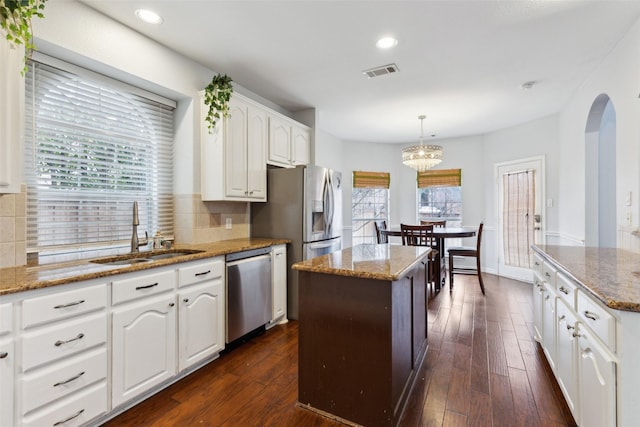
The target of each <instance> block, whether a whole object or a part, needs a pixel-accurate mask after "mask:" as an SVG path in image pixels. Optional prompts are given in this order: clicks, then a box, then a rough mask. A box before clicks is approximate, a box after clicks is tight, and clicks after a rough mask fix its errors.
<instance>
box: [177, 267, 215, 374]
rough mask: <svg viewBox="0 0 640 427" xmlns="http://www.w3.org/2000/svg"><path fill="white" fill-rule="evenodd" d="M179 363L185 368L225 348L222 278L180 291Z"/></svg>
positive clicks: (181, 368) (182, 368)
mask: <svg viewBox="0 0 640 427" xmlns="http://www.w3.org/2000/svg"><path fill="white" fill-rule="evenodd" d="M178 304H179V316H178V317H179V319H178V324H179V327H178V329H179V335H178V342H179V344H178V345H179V348H180V350H179V353H180V354H179V365H180V370H181V371H182V370H184V369H186V368H188V367H189V366H191V365H193V364H194V363H196V362H198V361H200V360H202V359H204V358H206V357H208V356H211V355H213V354H216V353H219V352H220V351H221V350H223V349H224V331H225V325H224V320H225V315H224V308H225V298H224V283H223V281H222V278H217V279H215V280H210V281H208V282H204V283H202V284H199V285H194V286H190V287H187V288H184V289H183V290H181V291H180V292H179V293H178Z"/></svg>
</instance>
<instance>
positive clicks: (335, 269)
mask: <svg viewBox="0 0 640 427" xmlns="http://www.w3.org/2000/svg"><path fill="white" fill-rule="evenodd" d="M429 252H431V249H430V248H427V247H424V246H400V245H388V244H381V245H375V244H363V245H357V246H354V247H352V248H346V249H343V250H341V251H337V252H333V253H330V254H327V255H322V256H319V257H317V258H313V259H310V260H306V261H301V262H298V263H295V264H293V266H292V268H293V269H294V270H300V271H310V272H313V273H325V274H334V275H338V276H350V277H359V278H363V279H374V280H390V281H395V280H398V279H399V278H401V277H402V275H403V273H404V272H406V271H407V270H409V269H411V268H412V267H413V266H414V265H415V264H416V263H418V262H420V260H421V259H422V258H424V257H425V256H426V255H427V254H428V253H429Z"/></svg>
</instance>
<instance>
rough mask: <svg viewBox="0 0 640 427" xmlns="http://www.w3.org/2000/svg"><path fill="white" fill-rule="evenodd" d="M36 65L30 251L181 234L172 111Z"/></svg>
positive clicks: (29, 95)
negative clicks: (176, 226) (176, 223)
mask: <svg viewBox="0 0 640 427" xmlns="http://www.w3.org/2000/svg"><path fill="white" fill-rule="evenodd" d="M117 83H119V82H116V83H115V84H114V85H109V84H108V82H105V80H104V79H100V80H99V81H98V80H92V79H90V78H87V77H86V76H80V75H78V73H73V72H70V71H68V70H64V69H61V68H58V67H53V66H50V65H46V64H43V63H39V62H36V61H31V62H30V64H29V70H28V73H27V78H26V88H25V89H26V90H25V94H26V101H25V104H26V114H25V125H26V129H25V150H26V153H25V160H26V165H25V166H26V170H25V180H26V183H27V250H28V252H40V253H41V254H43V253H47V252H52V253H60V252H74V251H76V252H78V251H82V250H87V249H88V248H90V247H113V246H119V245H128V243H129V242H130V240H131V233H132V222H133V213H132V212H133V202H134V201H137V202H138V204H139V219H140V225H139V226H138V230H139V232H140V233H141V235H142V236H141V237H144V231H148V233H149V235H150V236H151V235H152V234H153V233H155V231H156V230H161V232H162V233H163V234H164V235H171V234H173V194H172V193H173V120H174V119H173V108H171V107H169V106H167V105H164V104H163V103H160V102H157V101H155V100H151V99H148V97H143V96H141V95H140V94H136V93H132V91H126V90H123V89H122V85H121V84H117Z"/></svg>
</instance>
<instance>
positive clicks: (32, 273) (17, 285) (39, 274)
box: [0, 238, 290, 296]
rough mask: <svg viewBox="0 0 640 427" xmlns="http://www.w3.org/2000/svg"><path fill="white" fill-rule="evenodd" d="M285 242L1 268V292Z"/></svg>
mask: <svg viewBox="0 0 640 427" xmlns="http://www.w3.org/2000/svg"><path fill="white" fill-rule="evenodd" d="M286 243H290V240H287V239H263V238H250V239H233V240H223V241H219V242H214V243H205V244H198V245H176V246H174V248H173V249H172V251H179V250H201V251H202V252H199V253H193V254H188V255H184V256H180V257H176V258H169V259H161V260H155V261H153V262H145V263H137V264H126V265H108V264H97V263H92V262H90V260H82V261H71V262H65V263H55V264H46V265H33V266H32V265H26V266H20V267H9V268H1V269H0V296H2V295H8V294H13V293H16V292H23V291H28V290H32V289H40V288H46V287H49V286H57V285H64V284H67V283H73V282H79V281H82V280H90V279H96V278H100V277H108V276H112V275H115V274H122V273H130V272H133V271H140V270H148V269H151V268H156V267H161V266H166V265H171V264H177V263H183V262H188V261H194V260H199V259H205V258H211V257H214V256H218V255H226V254H229V253H233V252H240V251H244V250H248V249H258V248H264V247H267V246H273V245H279V244H286ZM145 252H146V251H145ZM163 252H171V251H154V252H148V253H149V254H150V255H151V254H160V253H163Z"/></svg>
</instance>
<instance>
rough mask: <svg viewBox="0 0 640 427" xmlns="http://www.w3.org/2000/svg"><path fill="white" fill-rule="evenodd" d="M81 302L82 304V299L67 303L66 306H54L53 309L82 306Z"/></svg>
mask: <svg viewBox="0 0 640 427" xmlns="http://www.w3.org/2000/svg"><path fill="white" fill-rule="evenodd" d="M83 302H84V300H83V299H81V300H80V301H74V302H70V303H67V304H60V305H56V306H54V307H53V308H56V309H58V308H67V307H73V306H74V305H78V304H82V303H83Z"/></svg>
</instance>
